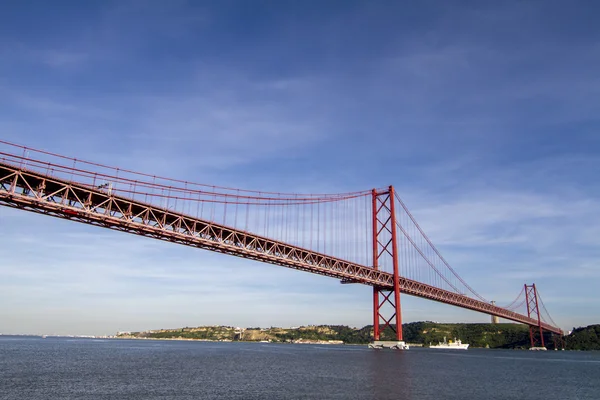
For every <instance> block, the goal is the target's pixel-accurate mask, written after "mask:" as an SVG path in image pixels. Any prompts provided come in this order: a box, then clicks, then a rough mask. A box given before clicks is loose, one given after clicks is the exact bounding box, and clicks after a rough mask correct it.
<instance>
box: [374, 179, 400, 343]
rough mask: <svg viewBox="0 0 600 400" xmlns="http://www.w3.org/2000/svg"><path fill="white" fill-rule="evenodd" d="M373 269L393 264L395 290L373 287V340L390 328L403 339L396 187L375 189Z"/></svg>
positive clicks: (397, 337) (378, 338) (397, 338)
mask: <svg viewBox="0 0 600 400" xmlns="http://www.w3.org/2000/svg"><path fill="white" fill-rule="evenodd" d="M372 195H373V268H374V269H376V270H379V269H380V268H383V267H387V269H389V267H390V266H391V267H392V273H393V275H394V285H393V289H392V290H390V289H383V288H381V287H378V286H373V336H374V337H373V339H374V340H376V341H378V340H380V334H381V332H382V331H383V330H385V329H386V328H388V327H389V328H391V329H392V330H393V331H394V332H395V333H396V340H397V341H402V310H401V308H400V277H399V272H398V242H397V240H396V238H397V236H396V209H395V198H396V196H395V193H394V187H393V186H390V187H389V188H387V189H386V190H382V191H377V190H376V189H373V191H372Z"/></svg>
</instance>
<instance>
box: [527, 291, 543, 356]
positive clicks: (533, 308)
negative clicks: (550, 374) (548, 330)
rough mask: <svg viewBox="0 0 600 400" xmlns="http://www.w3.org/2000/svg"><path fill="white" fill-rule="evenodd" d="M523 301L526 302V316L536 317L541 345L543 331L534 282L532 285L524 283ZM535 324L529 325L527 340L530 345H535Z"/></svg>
mask: <svg viewBox="0 0 600 400" xmlns="http://www.w3.org/2000/svg"><path fill="white" fill-rule="evenodd" d="M525 303H526V304H527V316H528V317H529V318H532V319H534V320H535V319H537V328H538V330H539V334H540V342H541V344H542V347H545V345H544V331H543V329H542V316H541V314H540V308H539V306H538V295H537V290H536V288H535V283H534V284H532V285H527V284H525ZM535 331H536V329H535V326H534V325H529V340H530V342H531V347H535V344H536V340H535V336H536V335H535Z"/></svg>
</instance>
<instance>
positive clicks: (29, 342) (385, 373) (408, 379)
mask: <svg viewBox="0 0 600 400" xmlns="http://www.w3.org/2000/svg"><path fill="white" fill-rule="evenodd" d="M0 399H19V400H21V399H178V400H179V399H492V400H495V399H545V400H546V399H594V400H599V399H600V354H599V353H592V352H555V351H548V352H528V351H510V350H507V351H504V350H477V349H472V350H468V351H452V350H428V349H416V348H415V349H411V350H409V351H404V352H399V351H376V350H369V349H366V348H365V347H361V346H318V345H284V344H266V343H213V342H185V341H149V340H100V339H68V338H47V339H41V338H24V337H8V336H0Z"/></svg>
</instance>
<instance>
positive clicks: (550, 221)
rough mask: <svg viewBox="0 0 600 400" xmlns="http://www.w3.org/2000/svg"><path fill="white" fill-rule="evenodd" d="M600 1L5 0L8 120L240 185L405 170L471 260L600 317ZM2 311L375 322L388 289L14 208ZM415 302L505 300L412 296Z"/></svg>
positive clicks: (104, 322) (450, 246) (152, 322)
mask: <svg viewBox="0 0 600 400" xmlns="http://www.w3.org/2000/svg"><path fill="white" fill-rule="evenodd" d="M599 11H600V10H599V9H598V6H597V5H596V4H595V3H594V2H583V1H572V2H559V1H529V2H520V1H515V2H509V1H505V2H460V1H457V2H446V1H423V2H419V3H418V4H412V2H410V3H409V2H386V1H374V2H352V1H331V2H316V1H315V2H313V1H303V2H291V1H252V2H245V1H239V2H234V1H223V2H191V1H190V2H186V1H170V2H160V1H115V2H110V1H98V2H92V1H90V2H75V1H72V2H69V1H63V2H60V1H57V2H52V3H49V2H42V1H39V2H32V1H8V2H3V3H2V5H0V132H1V137H2V138H3V139H4V140H9V141H13V142H17V143H20V144H23V145H27V146H30V147H36V148H43V149H46V150H49V151H53V152H57V153H61V154H65V155H70V156H75V157H77V158H82V159H89V160H92V161H97V162H102V163H104V164H109V165H115V166H119V167H122V168H129V169H133V170H139V171H143V172H148V173H152V174H157V175H163V176H171V177H175V178H181V179H185V180H188V181H196V182H202V183H209V184H217V185H223V186H232V187H242V188H250V189H257V190H276V191H290V192H319V193H321V192H339V191H354V190H363V189H369V188H372V187H381V186H387V185H389V184H393V185H395V186H396V188H397V190H398V192H399V194H400V195H401V197H402V198H403V199H404V200H405V202H406V203H407V205H408V206H409V208H410V209H411V211H412V212H413V214H414V215H415V217H416V218H417V220H418V221H419V223H420V224H421V226H422V227H423V229H424V230H425V231H426V232H427V233H428V234H429V236H430V237H431V239H432V240H433V242H434V243H436V245H438V247H439V248H440V250H441V252H442V253H443V254H444V256H445V258H446V259H447V260H448V261H449V262H450V264H451V265H453V267H454V268H455V269H456V270H457V271H458V272H459V273H460V274H461V276H463V277H464V278H465V279H466V280H467V282H469V283H470V284H471V286H473V287H474V288H475V289H476V290H477V291H478V292H480V293H481V294H482V295H484V296H485V297H486V298H493V299H496V300H498V302H499V303H508V302H510V301H511V300H512V299H513V298H514V296H516V294H517V293H518V292H519V290H520V288H521V287H522V285H523V283H525V282H528V283H530V282H535V283H536V284H537V285H538V287H539V289H540V292H541V294H542V295H543V298H544V301H545V303H546V306H547V307H548V309H549V310H550V312H551V314H552V316H553V318H554V320H555V321H556V322H557V323H558V324H559V325H560V326H561V327H562V328H564V329H570V328H572V327H573V326H579V325H587V324H592V323H599V322H600V294H598V290H597V287H598V284H599V282H600V264H599V262H598V258H599V257H598V255H599V253H600V248H599V247H598V242H597V238H599V237H600V200H599V194H600V186H599V185H598V182H597V176H598V172H600V171H599V169H600V168H599V166H600V163H599V161H600V134H599V132H598V128H599V126H600V117H598V116H599V115H600V106H599V104H600V101H599V100H600V72H599V71H600V68H599V65H600V29H599V28H598V27H597V21H596V18H595V16H597V15H598V12H599ZM0 226H1V227H2V229H0V237H1V240H2V243H3V246H4V249H5V250H4V251H3V254H4V256H3V261H2V263H0V274H1V276H2V279H1V280H0V304H2V306H1V307H0V332H2V333H25V332H30V333H78V334H100V333H113V332H115V331H119V330H121V331H122V330H144V329H153V328H163V327H180V326H197V325H204V324H227V325H237V326H257V325H260V326H271V325H273V326H294V325H304V324H311V323H312V324H314V323H316V324H318V323H339V324H349V325H354V326H362V325H365V324H368V323H370V322H371V321H370V317H371V311H370V307H371V305H370V288H368V287H362V286H354V285H344V286H342V285H339V283H338V282H337V281H336V280H333V279H327V278H323V277H320V276H313V275H310V274H307V273H302V272H297V271H292V270H287V269H284V268H280V267H274V266H270V265H263V264H259V263H256V262H253V261H246V260H242V259H237V258H233V257H227V256H222V255H218V254H212V253H209V252H205V251H199V250H194V249H188V248H185V247H181V246H176V245H171V244H168V243H161V242H155V241H151V240H149V239H144V238H138V237H135V236H130V235H125V234H122V233H117V232H111V231H107V230H102V229H100V228H94V227H88V226H84V225H79V224H74V223H70V222H67V221H61V220H55V219H52V218H48V217H43V216H39V215H35V214H27V213H24V212H21V211H15V210H11V209H7V208H0ZM403 311H404V315H405V320H406V321H414V320H436V321H465V322H470V321H473V322H476V321H487V320H488V317H487V316H485V315H482V314H478V313H473V312H469V311H465V310H459V309H455V308H451V307H448V306H444V305H441V304H436V303H431V302H427V301H424V300H420V299H415V298H410V297H404V298H403Z"/></svg>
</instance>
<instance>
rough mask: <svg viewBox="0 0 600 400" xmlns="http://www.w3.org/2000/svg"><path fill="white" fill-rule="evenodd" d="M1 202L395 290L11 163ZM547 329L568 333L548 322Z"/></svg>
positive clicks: (443, 295) (3, 176)
mask: <svg viewBox="0 0 600 400" xmlns="http://www.w3.org/2000/svg"><path fill="white" fill-rule="evenodd" d="M0 204H3V205H5V206H9V207H14V208H18V209H22V210H27V211H32V212H37V213H41V214H46V215H51V216H54V217H59V218H65V219H69V220H73V221H78V222H82V223H86V224H91V225H97V226H101V227H105V228H110V229H115V230H119V231H123V232H129V233H133V234H136V235H142V236H147V237H151V238H154V239H160V240H165V241H169V242H174V243H179V244H183V245H186V246H193V247H198V248H201V249H207V250H211V251H216V252H220V253H225V254H230V255H234V256H238V257H243V258H248V259H253V260H258V261H262V262H266V263H270V264H275V265H280V266H283V267H288V268H293V269H298V270H302V271H308V272H312V273H315V274H320V275H325V276H330V277H333V278H337V279H340V280H342V281H343V282H357V283H361V284H365V285H371V286H377V287H381V288H384V289H390V290H393V275H392V274H390V273H387V272H383V271H378V270H375V269H373V268H371V267H368V266H364V265H358V264H355V263H352V262H349V261H346V260H342V259H339V258H335V257H331V256H328V255H325V254H322V253H319V252H315V251H312V250H308V249H305V248H301V247H297V246H293V245H290V244H287V243H283V242H280V241H277V240H274V239H270V238H267V237H263V236H257V235H254V234H252V233H250V232H245V231H243V230H238V229H234V228H231V227H228V226H224V225H220V224H217V223H214V222H210V221H207V220H202V219H198V218H194V217H190V216H188V215H185V214H181V213H177V212H172V211H169V210H167V209H165V208H161V207H156V206H154V205H151V204H145V203H143V202H140V201H137V200H132V199H128V198H125V197H120V196H115V195H111V194H109V193H108V192H105V191H103V190H101V189H98V188H96V187H92V186H88V185H85V184H81V183H77V182H71V181H67V180H63V179H59V178H56V177H53V176H51V175H47V174H44V173H43V172H38V171H33V170H27V169H25V168H22V167H18V166H15V165H11V164H9V163H0ZM400 288H401V291H402V292H403V293H405V294H408V295H411V296H417V297H422V298H426V299H430V300H434V301H438V302H442V303H445V304H451V305H454V306H457V307H462V308H466V309H470V310H474V311H479V312H482V313H486V314H490V315H496V316H499V317H502V318H505V319H508V320H512V321H515V322H520V323H523V324H527V325H530V326H537V325H538V322H537V320H534V319H532V318H529V317H527V316H526V315H522V314H519V313H516V312H513V311H510V310H506V309H503V308H500V307H497V306H494V305H492V304H488V303H486V302H483V301H480V300H477V299H473V298H470V297H468V296H465V295H463V294H459V293H454V292H450V291H447V290H444V289H439V288H436V287H434V286H430V285H427V284H424V283H421V282H417V281H414V280H410V279H406V278H402V277H401V278H400ZM542 328H543V329H545V330H548V331H550V332H554V333H557V334H561V333H562V331H561V330H560V329H559V328H557V327H554V326H551V325H548V324H546V323H542Z"/></svg>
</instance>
